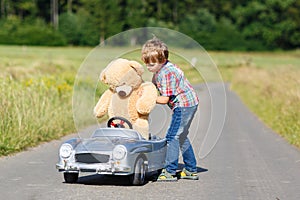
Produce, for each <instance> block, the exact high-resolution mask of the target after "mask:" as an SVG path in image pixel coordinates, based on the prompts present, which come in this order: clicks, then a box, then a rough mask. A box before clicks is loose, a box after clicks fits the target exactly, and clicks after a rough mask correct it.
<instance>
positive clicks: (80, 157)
mask: <svg viewBox="0 0 300 200" xmlns="http://www.w3.org/2000/svg"><path fill="white" fill-rule="evenodd" d="M75 159H76V162H81V163H107V162H108V161H109V155H105V154H96V153H80V154H75Z"/></svg>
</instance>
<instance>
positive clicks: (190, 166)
mask: <svg viewBox="0 0 300 200" xmlns="http://www.w3.org/2000/svg"><path fill="white" fill-rule="evenodd" d="M196 111H197V106H194V107H189V108H185V109H184V112H183V114H182V116H183V119H184V120H183V122H182V123H183V124H182V125H183V126H184V131H183V133H182V134H181V135H180V149H181V152H182V157H183V162H184V164H185V168H186V169H187V170H188V171H190V172H197V161H196V158H195V154H194V150H193V147H192V144H191V143H190V140H189V139H188V137H187V136H188V133H189V128H190V126H191V123H192V120H193V118H194V115H195V113H196Z"/></svg>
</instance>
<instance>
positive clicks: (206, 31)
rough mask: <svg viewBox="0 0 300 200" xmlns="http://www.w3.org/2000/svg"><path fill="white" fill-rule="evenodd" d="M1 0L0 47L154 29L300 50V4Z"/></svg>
mask: <svg viewBox="0 0 300 200" xmlns="http://www.w3.org/2000/svg"><path fill="white" fill-rule="evenodd" d="M0 1H1V2H0V12H1V15H0V27H1V29H0V44H14V45H47V46H67V45H75V46H95V45H97V44H99V43H101V42H103V41H104V40H105V39H107V38H108V37H110V36H113V35H114V34H117V33H120V32H122V31H126V30H129V29H132V28H139V27H154V26H155V27H165V28H170V29H173V30H177V31H179V32H181V33H184V34H186V35H188V36H190V37H191V38H193V39H195V40H196V41H197V42H198V43H200V44H201V45H202V46H203V47H204V48H205V49H207V50H242V51H249V50H251V51H253V50H256V51H257V50H278V49H285V50H286V49H296V48H297V47H299V46H300V1H299V0H285V1H282V0H230V1H229V0H201V1H199V0H185V1H179V0H164V1H163V0H141V1H136V0H112V1H107V0H0ZM131 42H132V41H131ZM134 43H136V44H140V41H139V39H138V38H136V40H135V41H134ZM121 45H122V44H121Z"/></svg>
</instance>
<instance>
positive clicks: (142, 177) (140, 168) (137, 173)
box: [130, 156, 147, 185]
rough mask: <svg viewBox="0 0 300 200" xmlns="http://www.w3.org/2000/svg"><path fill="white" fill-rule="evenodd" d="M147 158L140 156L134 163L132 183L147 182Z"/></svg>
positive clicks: (140, 183) (142, 183) (141, 183)
mask: <svg viewBox="0 0 300 200" xmlns="http://www.w3.org/2000/svg"><path fill="white" fill-rule="evenodd" d="M145 161H146V158H145V157H144V156H139V157H138V158H137V159H136V162H135V165H134V173H133V174H132V175H131V176H130V182H131V184H132V185H144V184H145V183H146V171H147V165H146V164H145Z"/></svg>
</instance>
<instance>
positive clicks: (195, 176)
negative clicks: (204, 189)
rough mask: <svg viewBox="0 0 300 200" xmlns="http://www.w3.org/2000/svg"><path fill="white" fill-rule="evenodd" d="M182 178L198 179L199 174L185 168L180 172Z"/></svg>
mask: <svg viewBox="0 0 300 200" xmlns="http://www.w3.org/2000/svg"><path fill="white" fill-rule="evenodd" d="M180 178H181V179H190V180H198V179H199V176H198V174H197V172H190V171H188V170H186V169H185V168H183V170H182V172H180Z"/></svg>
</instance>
